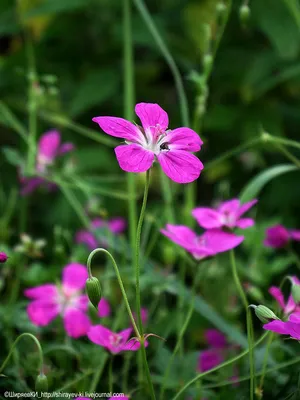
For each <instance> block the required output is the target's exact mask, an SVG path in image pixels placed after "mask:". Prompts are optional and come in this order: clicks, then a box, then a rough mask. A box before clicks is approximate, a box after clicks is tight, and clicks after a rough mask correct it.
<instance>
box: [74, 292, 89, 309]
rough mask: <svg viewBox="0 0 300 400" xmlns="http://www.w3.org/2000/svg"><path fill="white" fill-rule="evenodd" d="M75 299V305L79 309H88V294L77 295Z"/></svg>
mask: <svg viewBox="0 0 300 400" xmlns="http://www.w3.org/2000/svg"><path fill="white" fill-rule="evenodd" d="M73 299H74V297H73ZM73 301H74V307H76V308H77V309H78V310H81V311H84V312H85V311H87V310H88V308H89V302H90V301H89V298H88V296H87V295H86V294H81V295H79V296H77V297H76V299H74V300H73Z"/></svg>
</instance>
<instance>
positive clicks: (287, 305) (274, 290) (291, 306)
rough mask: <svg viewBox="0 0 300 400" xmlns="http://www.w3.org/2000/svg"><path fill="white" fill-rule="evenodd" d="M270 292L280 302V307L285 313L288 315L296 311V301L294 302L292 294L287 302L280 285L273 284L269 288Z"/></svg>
mask: <svg viewBox="0 0 300 400" xmlns="http://www.w3.org/2000/svg"><path fill="white" fill-rule="evenodd" d="M269 293H270V295H271V296H273V297H274V299H275V300H276V301H277V303H278V304H279V306H280V308H281V309H282V310H283V312H284V314H285V315H288V314H290V313H291V312H293V311H295V309H296V303H295V302H294V299H293V297H292V295H290V296H289V298H288V300H287V302H285V300H284V295H283V293H282V291H281V289H280V288H279V287H276V286H271V287H270V289H269ZM299 311H300V308H299Z"/></svg>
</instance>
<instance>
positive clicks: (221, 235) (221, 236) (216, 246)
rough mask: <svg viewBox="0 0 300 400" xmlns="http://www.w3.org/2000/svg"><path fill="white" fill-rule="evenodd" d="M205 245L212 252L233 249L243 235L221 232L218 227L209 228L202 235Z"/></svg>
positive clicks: (240, 241)
mask: <svg viewBox="0 0 300 400" xmlns="http://www.w3.org/2000/svg"><path fill="white" fill-rule="evenodd" d="M202 238H203V240H204V241H205V242H206V247H207V248H208V249H211V250H212V251H213V252H214V254H217V253H222V252H224V251H228V250H231V249H234V248H235V247H237V246H239V245H240V244H241V243H242V241H243V240H244V236H237V235H234V234H233V233H228V232H223V231H221V230H219V229H210V230H208V231H206V232H205V233H204V234H203V235H202Z"/></svg>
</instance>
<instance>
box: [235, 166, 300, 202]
mask: <svg viewBox="0 0 300 400" xmlns="http://www.w3.org/2000/svg"><path fill="white" fill-rule="evenodd" d="M297 169H298V168H297V167H296V166H294V165H289V164H283V165H276V166H275V167H271V168H268V169H267V170H266V171H263V172H261V173H260V174H258V175H257V176H256V177H254V178H253V179H252V180H251V181H250V182H249V183H248V184H247V185H246V186H245V187H244V189H243V190H242V192H241V194H240V196H239V198H240V200H241V202H243V203H244V202H246V201H249V200H252V199H253V198H255V197H257V196H258V194H259V193H260V191H261V190H262V189H263V188H264V186H265V185H267V184H268V183H269V182H270V181H271V180H272V179H274V178H277V177H278V176H280V175H282V174H285V173H287V172H291V171H296V170H297Z"/></svg>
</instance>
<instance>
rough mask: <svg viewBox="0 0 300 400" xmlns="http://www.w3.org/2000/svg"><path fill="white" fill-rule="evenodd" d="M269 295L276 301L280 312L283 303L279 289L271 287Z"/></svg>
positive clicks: (283, 306) (283, 305)
mask: <svg viewBox="0 0 300 400" xmlns="http://www.w3.org/2000/svg"><path fill="white" fill-rule="evenodd" d="M269 293H270V295H271V296H272V297H274V299H275V300H276V301H277V303H278V304H279V305H280V307H281V308H282V310H284V308H285V301H284V296H283V293H282V291H281V289H280V288H278V287H277V286H271V287H270V289H269Z"/></svg>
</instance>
